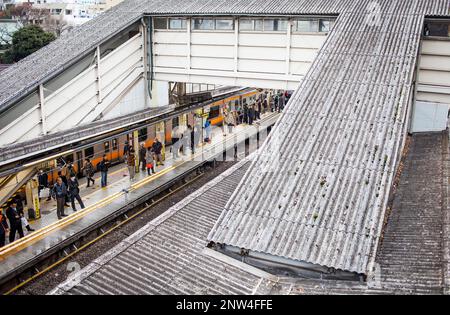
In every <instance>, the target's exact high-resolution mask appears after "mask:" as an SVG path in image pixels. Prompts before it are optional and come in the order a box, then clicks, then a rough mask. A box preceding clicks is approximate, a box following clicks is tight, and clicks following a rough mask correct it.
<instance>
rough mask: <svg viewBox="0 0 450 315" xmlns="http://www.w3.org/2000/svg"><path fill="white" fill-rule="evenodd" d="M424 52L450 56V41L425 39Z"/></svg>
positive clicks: (423, 43)
mask: <svg viewBox="0 0 450 315" xmlns="http://www.w3.org/2000/svg"><path fill="white" fill-rule="evenodd" d="M422 54H427V55H440V56H450V41H443V40H424V41H423V42H422Z"/></svg>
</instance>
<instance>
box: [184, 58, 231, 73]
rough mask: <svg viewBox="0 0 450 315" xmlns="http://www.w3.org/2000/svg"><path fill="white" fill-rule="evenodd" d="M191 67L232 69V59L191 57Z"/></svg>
mask: <svg viewBox="0 0 450 315" xmlns="http://www.w3.org/2000/svg"><path fill="white" fill-rule="evenodd" d="M191 68H192V69H204V70H224V71H233V69H234V59H224V58H204V57H192V58H191Z"/></svg>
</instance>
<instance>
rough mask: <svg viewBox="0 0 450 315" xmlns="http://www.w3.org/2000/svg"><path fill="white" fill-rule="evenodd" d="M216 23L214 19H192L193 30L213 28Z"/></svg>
mask: <svg viewBox="0 0 450 315" xmlns="http://www.w3.org/2000/svg"><path fill="white" fill-rule="evenodd" d="M214 24H215V23H214V19H199V18H195V19H192V29H193V30H213V29H214Z"/></svg>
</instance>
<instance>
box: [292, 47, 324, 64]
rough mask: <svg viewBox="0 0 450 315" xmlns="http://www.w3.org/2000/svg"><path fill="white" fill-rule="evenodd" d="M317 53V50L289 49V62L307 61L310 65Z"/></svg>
mask: <svg viewBox="0 0 450 315" xmlns="http://www.w3.org/2000/svg"><path fill="white" fill-rule="evenodd" d="M318 51H319V50H318V49H306V48H291V61H307V62H309V63H312V62H313V61H314V59H315V58H316V56H317V53H318Z"/></svg>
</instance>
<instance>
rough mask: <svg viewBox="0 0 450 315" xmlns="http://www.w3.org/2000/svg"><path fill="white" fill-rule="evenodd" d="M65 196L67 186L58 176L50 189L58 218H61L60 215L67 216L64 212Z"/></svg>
mask: <svg viewBox="0 0 450 315" xmlns="http://www.w3.org/2000/svg"><path fill="white" fill-rule="evenodd" d="M66 196H67V186H66V185H65V184H64V182H63V180H62V178H61V177H58V179H57V180H56V184H55V185H53V189H52V197H53V198H54V199H55V200H56V215H57V216H58V220H61V218H62V217H67V215H66V214H64V203H65V200H66Z"/></svg>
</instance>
